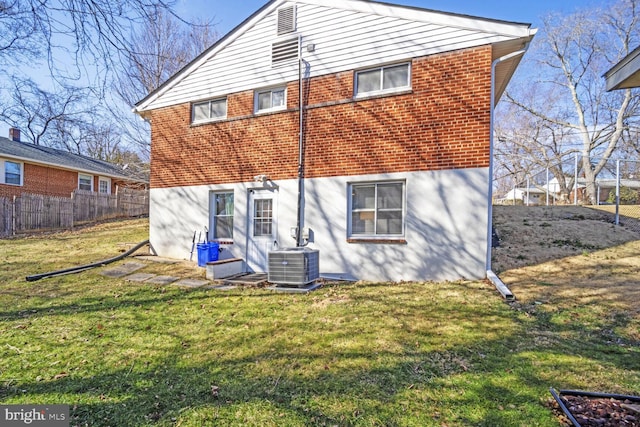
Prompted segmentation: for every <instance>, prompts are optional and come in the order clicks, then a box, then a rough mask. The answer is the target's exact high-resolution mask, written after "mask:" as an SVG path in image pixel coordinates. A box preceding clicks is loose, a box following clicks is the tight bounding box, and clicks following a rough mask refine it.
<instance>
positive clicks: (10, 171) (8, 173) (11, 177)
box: [0, 160, 22, 185]
mask: <svg viewBox="0 0 640 427" xmlns="http://www.w3.org/2000/svg"><path fill="white" fill-rule="evenodd" d="M0 165H1V164H0ZM3 175H4V176H3V178H4V179H3V181H2V183H3V184H9V185H22V163H18V162H11V161H9V160H5V161H4V174H3Z"/></svg>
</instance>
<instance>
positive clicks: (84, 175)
mask: <svg viewBox="0 0 640 427" xmlns="http://www.w3.org/2000/svg"><path fill="white" fill-rule="evenodd" d="M80 177H85V178H86V177H89V178H90V179H91V190H82V188H80ZM78 190H82V191H93V175H89V174H86V173H80V172H78Z"/></svg>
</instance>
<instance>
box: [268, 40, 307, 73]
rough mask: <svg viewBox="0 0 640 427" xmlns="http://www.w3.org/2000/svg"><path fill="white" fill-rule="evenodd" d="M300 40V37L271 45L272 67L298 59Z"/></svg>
mask: <svg viewBox="0 0 640 427" xmlns="http://www.w3.org/2000/svg"><path fill="white" fill-rule="evenodd" d="M299 49H300V39H299V38H298V37H296V38H293V39H288V40H283V41H280V42H275V43H274V44H273V45H271V65H273V66H274V67H275V66H278V65H281V64H284V63H286V62H288V61H291V60H293V59H298V50H299Z"/></svg>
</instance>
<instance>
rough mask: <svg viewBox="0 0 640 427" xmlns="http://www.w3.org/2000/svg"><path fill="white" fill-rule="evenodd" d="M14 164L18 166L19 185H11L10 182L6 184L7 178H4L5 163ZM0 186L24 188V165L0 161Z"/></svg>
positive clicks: (11, 161)
mask: <svg viewBox="0 0 640 427" xmlns="http://www.w3.org/2000/svg"><path fill="white" fill-rule="evenodd" d="M7 162H9V163H15V164H17V165H18V166H20V184H13V183H10V182H6V179H7V176H6V166H5V165H6V163H7ZM0 184H5V185H11V186H13V187H22V186H24V163H22V162H16V161H15V160H7V159H2V160H0Z"/></svg>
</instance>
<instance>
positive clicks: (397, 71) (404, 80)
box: [355, 64, 411, 96]
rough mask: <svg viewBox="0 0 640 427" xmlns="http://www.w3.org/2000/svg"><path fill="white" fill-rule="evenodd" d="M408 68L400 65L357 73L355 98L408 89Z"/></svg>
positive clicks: (409, 85) (409, 82) (409, 83)
mask: <svg viewBox="0 0 640 427" xmlns="http://www.w3.org/2000/svg"><path fill="white" fill-rule="evenodd" d="M410 68H411V67H410V66H409V64H400V65H389V66H386V67H380V68H374V69H372V70H364V71H359V72H357V73H356V90H355V92H356V96H361V95H375V94H379V93H380V94H382V93H388V92H395V91H400V90H404V89H410V88H411V79H410Z"/></svg>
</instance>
